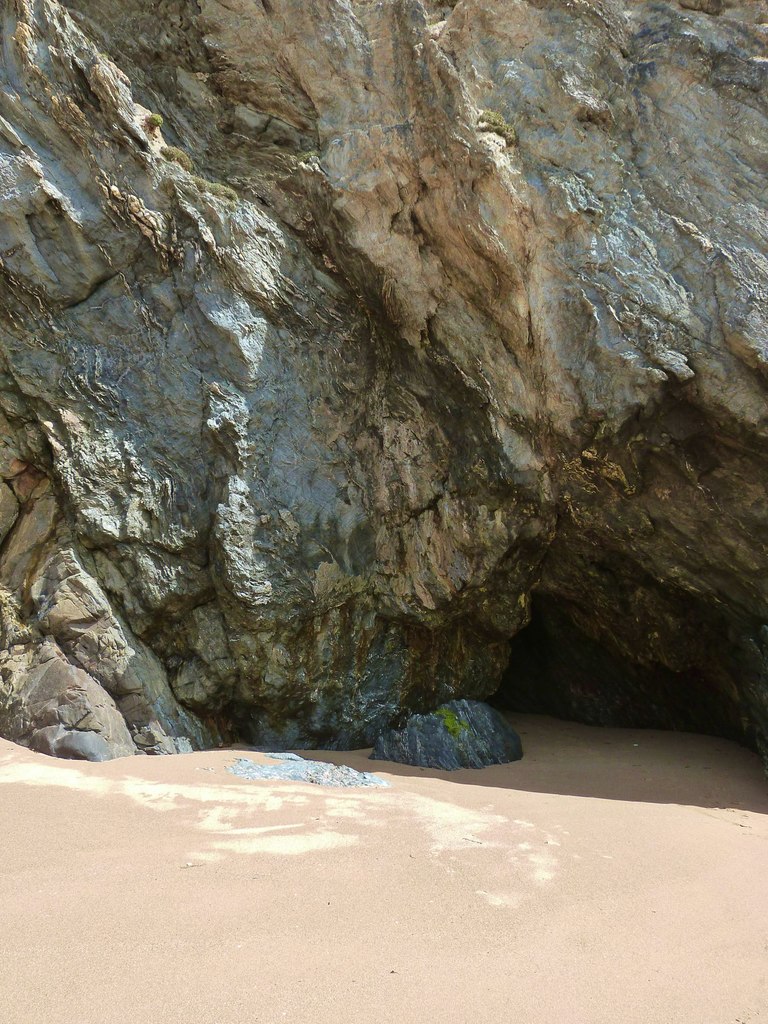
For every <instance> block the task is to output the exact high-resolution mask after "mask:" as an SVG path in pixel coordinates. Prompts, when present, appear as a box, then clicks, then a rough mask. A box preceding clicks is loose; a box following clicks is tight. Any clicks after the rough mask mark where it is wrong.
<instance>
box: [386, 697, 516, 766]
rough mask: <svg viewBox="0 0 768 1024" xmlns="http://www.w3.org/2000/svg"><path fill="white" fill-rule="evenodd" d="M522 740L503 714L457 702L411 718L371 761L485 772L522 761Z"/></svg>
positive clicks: (392, 731)
mask: <svg viewBox="0 0 768 1024" xmlns="http://www.w3.org/2000/svg"><path fill="white" fill-rule="evenodd" d="M522 756H523V747H522V744H521V742H520V737H519V736H518V735H517V733H516V732H515V730H514V729H513V728H512V727H511V726H510V725H509V724H508V723H507V722H506V721H505V719H504V718H502V716H501V715H500V714H499V712H498V711H494V709H493V708H491V707H489V706H488V705H487V704H483V703H481V702H479V701H474V700H452V701H449V702H448V703H447V704H442V705H441V706H440V707H439V708H438V709H437V710H436V711H432V712H431V713H429V714H426V715H411V717H410V718H409V719H408V721H407V722H406V724H405V726H404V727H403V728H402V729H390V730H388V731H387V732H385V733H382V734H381V736H379V738H378V740H377V741H376V744H375V745H374V748H373V753H372V754H371V758H372V759H373V760H377V761H399V762H400V763H401V764H412V765H417V766H419V767H423V768H442V769H443V770H444V771H455V770H456V769H457V768H485V767H487V766H488V765H491V764H507V763H509V762H510V761H519V760H520V758H521V757H522Z"/></svg>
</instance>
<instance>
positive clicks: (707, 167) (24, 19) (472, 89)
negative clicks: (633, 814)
mask: <svg viewBox="0 0 768 1024" xmlns="http://www.w3.org/2000/svg"><path fill="white" fill-rule="evenodd" d="M0 9H2V22H0V45H1V46H2V59H1V61H0V202H1V203H2V207H1V209H2V217H1V218H0V360H1V364H2V369H3V377H2V382H1V384H0V387H1V389H2V390H0V474H1V475H2V480H3V481H4V482H3V483H2V484H0V537H2V548H0V584H1V586H2V589H1V590H0V633H2V637H1V639H2V641H3V648H4V650H3V652H2V653H1V654H0V733H2V734H3V735H5V736H7V737H9V738H12V739H16V740H19V741H21V742H24V743H26V744H28V745H30V746H32V747H33V748H35V749H38V750H44V751H46V752H51V753H61V754H64V755H66V756H80V757H89V758H90V757H107V756H115V755H119V754H123V753H127V752H134V751H146V752H155V753H162V752H172V751H173V750H176V749H188V748H189V746H190V745H191V746H193V747H197V746H201V745H205V744H209V743H213V742H217V741H219V740H222V739H231V738H242V739H246V740H250V741H253V742H257V743H264V744H269V745H272V746H275V745H278V744H281V745H289V746H303V747H310V746H315V745H325V746H339V747H342V746H353V745H362V744H370V743H372V742H373V740H374V738H375V737H376V735H377V734H378V732H379V731H380V730H381V729H382V728H384V727H385V726H388V725H391V724H397V723H398V722H399V721H401V720H402V716H403V714H404V713H405V712H407V711H408V710H429V709H432V708H435V707H437V706H438V705H440V704H442V703H443V702H445V701H449V700H451V699H454V698H470V699H477V698H484V697H487V696H489V695H491V694H493V693H495V692H496V691H499V689H500V687H501V691H500V692H501V699H502V700H503V699H506V700H507V701H508V702H511V703H512V704H513V705H515V706H519V707H523V706H524V707H532V708H534V709H537V710H554V711H558V712H559V713H566V714H569V715H574V716H576V717H582V718H585V719H586V720H588V721H605V722H619V723H621V722H626V723H628V724H630V723H631V724H648V725H668V726H672V727H684V728H696V729H702V730H706V731H714V732H721V733H723V734H725V735H730V736H734V737H736V738H739V739H742V740H745V741H747V742H749V743H751V744H752V745H756V746H758V747H760V748H761V749H762V750H763V752H764V753H766V754H768V740H767V737H768V626H766V623H768V496H767V495H766V485H767V482H768V454H767V450H766V435H767V433H768V415H767V413H768V407H767V406H766V390H767V387H766V378H767V376H768V347H767V346H768V257H766V252H767V251H768V246H767V244H766V243H767V240H768V217H767V216H766V209H765V191H764V190H765V181H766V171H767V170H768V130H767V127H768V125H767V118H766V115H767V114H768V57H767V55H766V41H767V40H768V4H766V3H765V2H764V0H747V2H743V3H738V2H735V0H681V2H673V0H670V2H656V0H457V2H454V3H437V2H432V0H199V2H197V3H192V2H189V0H152V2H150V0H121V2H119V3H118V2H116V0H77V2H74V0H72V2H70V3H57V2H55V0H0ZM510 641H511V643H510Z"/></svg>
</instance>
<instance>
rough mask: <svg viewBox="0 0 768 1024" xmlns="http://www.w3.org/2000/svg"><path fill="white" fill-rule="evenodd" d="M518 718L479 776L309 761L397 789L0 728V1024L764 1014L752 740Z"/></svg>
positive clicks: (766, 844)
mask: <svg viewBox="0 0 768 1024" xmlns="http://www.w3.org/2000/svg"><path fill="white" fill-rule="evenodd" d="M512 721H513V723H514V724H515V725H516V727H517V728H518V730H519V731H520V733H521V734H522V738H523V743H524V746H525V750H526V756H525V758H524V760H523V761H522V762H519V763H517V764H513V765H505V766H501V767H497V768H489V769H485V770H483V771H480V772H477V771H475V772H473V771H465V772H458V773H453V774H448V773H443V772H431V771H426V770H419V769H409V768H404V767H403V766H400V765H390V764H387V763H385V762H370V761H368V760H367V758H366V752H356V753H350V754H339V753H322V754H318V753H316V752H314V753H313V754H312V755H311V756H312V757H315V758H318V759H322V760H327V761H334V762H337V763H344V764H348V765H351V766H352V767H354V768H358V769H360V770H363V771H371V770H372V771H374V772H375V773H376V774H377V775H379V776H382V777H384V778H386V779H387V780H388V781H390V783H391V786H390V787H389V788H386V789H346V790H340V789H323V788H320V787H318V786H312V785H309V784H306V783H293V782H264V781H259V782H254V781H248V780H245V779H240V778H236V777H234V776H232V775H230V774H229V773H228V772H227V771H226V766H227V765H229V764H231V763H232V762H233V760H234V758H235V756H243V754H242V751H241V750H238V751H227V750H218V751H210V752H205V753H198V754H190V755H184V756H179V757H174V758H149V757H142V758H138V757H136V758H130V759H124V760H120V761H112V762H109V763H105V764H85V763H82V762H77V763H74V762H60V761H55V760H52V759H50V758H46V757H45V756H43V755H38V754H32V753H30V752H28V751H26V750H23V749H21V748H19V747H16V746H14V745H13V744H10V743H7V742H4V741H0V835H2V837H3V838H2V857H0V1007H2V1009H1V1010H0V1019H2V1021H3V1022H4V1024H64V1022H67V1024H72V1022H75V1024H135V1022H137V1021H146V1022H149V1024H156V1022H164V1024H166V1022H167V1024H182V1022H183V1024H241V1022H242V1024H252V1022H264V1024H275V1022H279V1021H282V1020H290V1021H292V1022H307V1024H326V1022H347V1021H349V1022H352V1021H355V1022H357V1021H361V1020H363V1021H368V1022H371V1024H390V1022H391V1024H395V1022H398V1024H403V1022H406V1024H408V1022H421V1021H429V1020H439V1021H440V1022H441V1024H453V1022H455V1024H467V1022H469V1021H477V1022H481V1024H496V1022H499V1024H500V1022H502V1021H507V1020H516V1021H520V1022H521V1024H544V1022H547V1024H553V1022H556V1024H571V1022H572V1024H598V1022H599V1024H609V1022H610V1024H654V1022H658V1024H662V1022H663V1024H694V1022H695V1024H736V1022H742V1024H747V1022H749V1024H751V1022H754V1024H760V1022H761V1021H762V1020H764V1019H765V1020H766V1021H768V914H766V909H768V784H767V783H766V779H765V777H764V775H763V773H762V768H761V765H760V762H759V761H758V759H757V757H756V756H755V755H753V754H751V753H749V752H748V751H746V750H743V749H740V748H738V747H736V746H734V745H733V744H731V743H729V742H728V741H726V740H718V739H711V738H706V737H701V736H693V735H688V734H673V733H661V732H642V731H634V730H618V729H597V728H589V727H586V726H580V725H573V724H569V723H565V722H559V721H555V720H552V719H547V718H543V717H539V716H532V715H525V716H523V715H518V716H513V717H512ZM252 756H254V757H256V758H257V759H258V755H252Z"/></svg>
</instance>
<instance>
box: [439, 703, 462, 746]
mask: <svg viewBox="0 0 768 1024" xmlns="http://www.w3.org/2000/svg"><path fill="white" fill-rule="evenodd" d="M435 714H436V715H439V716H440V718H442V720H443V725H444V726H445V728H446V730H447V731H448V732H449V733H450V734H451V736H453V738H454V739H458V738H459V736H461V734H462V733H463V732H464V730H465V729H468V728H469V722H467V721H466V720H465V719H463V718H459V716H458V715H457V714H456V712H455V711H451V709H450V708H438V709H437V711H436V712H435Z"/></svg>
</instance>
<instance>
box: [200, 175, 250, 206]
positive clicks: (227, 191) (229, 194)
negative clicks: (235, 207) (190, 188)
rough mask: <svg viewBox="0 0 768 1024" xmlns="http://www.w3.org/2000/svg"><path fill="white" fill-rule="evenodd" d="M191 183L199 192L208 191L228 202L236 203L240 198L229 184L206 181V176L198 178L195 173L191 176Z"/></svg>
mask: <svg viewBox="0 0 768 1024" xmlns="http://www.w3.org/2000/svg"><path fill="white" fill-rule="evenodd" d="M192 183H193V184H194V185H196V186H197V187H198V188H199V189H200V191H201V192H210V193H211V195H212V196H216V197H217V198H218V199H226V200H227V202H229V203H236V202H237V201H238V199H239V198H240V196H238V194H237V192H235V190H234V189H233V188H230V187H229V185H222V184H220V183H219V182H218V181H208V179H207V178H200V177H198V176H197V175H196V174H195V175H193V176H192Z"/></svg>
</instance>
